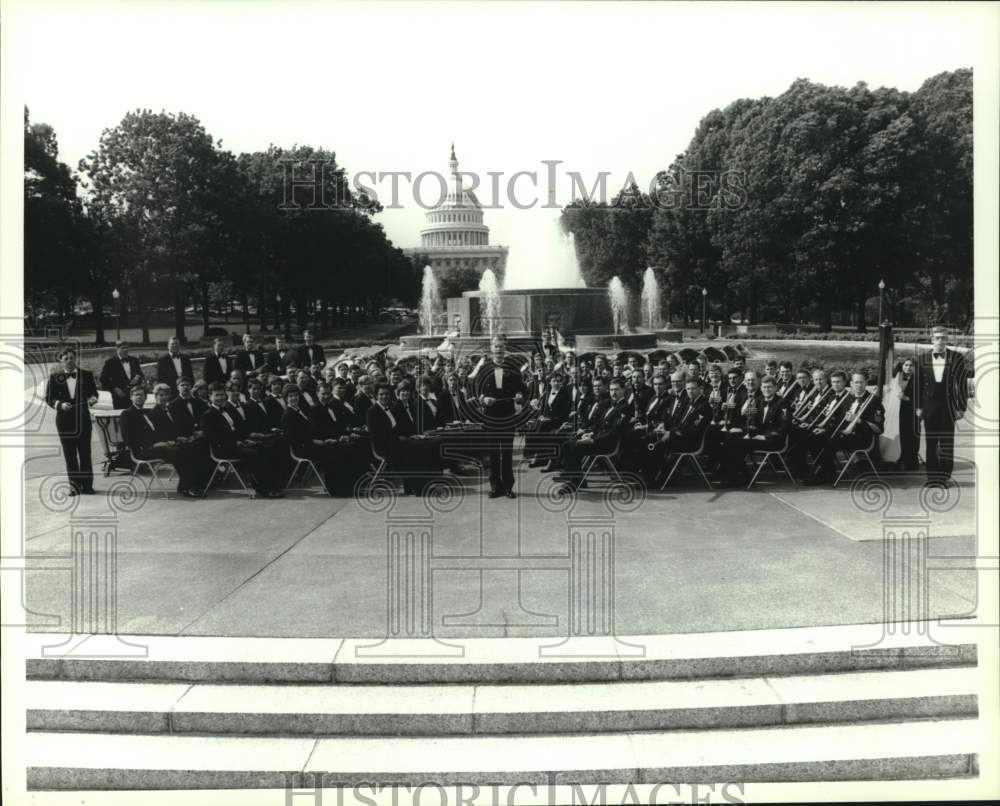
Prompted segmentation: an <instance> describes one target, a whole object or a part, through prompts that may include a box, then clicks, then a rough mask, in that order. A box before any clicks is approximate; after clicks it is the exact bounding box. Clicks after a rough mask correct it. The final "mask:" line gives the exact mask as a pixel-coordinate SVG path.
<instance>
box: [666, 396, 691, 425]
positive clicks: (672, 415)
mask: <svg viewBox="0 0 1000 806" xmlns="http://www.w3.org/2000/svg"><path fill="white" fill-rule="evenodd" d="M666 397H667V402H666V403H665V404H664V405H663V409H662V410H661V420H660V421H661V422H662V423H663V424H664V425H665V426H667V427H668V428H671V427H673V424H674V423H675V422H677V421H678V420H679V419H680V418H681V417H682V416H683V415H684V409H686V408H687V405H688V396H687V391H686V390H685V391H683V392H681V393H680V394H679V395H667V396H666Z"/></svg>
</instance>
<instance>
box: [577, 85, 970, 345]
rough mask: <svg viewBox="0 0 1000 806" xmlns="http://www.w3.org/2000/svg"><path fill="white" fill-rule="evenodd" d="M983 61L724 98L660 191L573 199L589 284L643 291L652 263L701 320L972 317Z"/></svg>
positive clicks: (957, 320)
mask: <svg viewBox="0 0 1000 806" xmlns="http://www.w3.org/2000/svg"><path fill="white" fill-rule="evenodd" d="M972 171H973V167H972V71H971V70H967V69H962V70H955V71H953V72H946V73H941V74H939V75H936V76H934V77H932V78H930V79H928V80H927V81H925V82H924V84H923V85H922V86H921V87H920V88H919V89H918V90H917V91H916V92H913V93H907V92H901V91H899V90H897V89H892V88H884V87H883V88H878V89H871V88H869V87H868V86H867V85H866V84H864V83H859V84H857V85H855V86H853V87H850V88H844V87H827V86H824V85H822V84H817V83H814V82H811V81H808V80H806V79H798V80H796V81H795V82H794V83H793V84H792V85H791V86H790V87H789V88H788V90H786V91H785V92H784V93H782V94H781V95H779V96H778V97H775V98H769V97H765V98H759V99H740V100H737V101H734V102H733V103H731V104H730V105H729V106H727V107H726V108H725V109H722V110H719V109H715V110H712V111H711V112H709V113H708V114H707V115H706V116H705V117H704V118H703V119H702V120H701V122H700V123H699V125H698V127H697V129H696V131H695V133H694V137H693V138H692V139H691V142H690V144H689V145H688V147H687V148H686V149H685V151H684V153H682V154H679V155H677V156H676V157H675V158H674V160H673V161H672V162H671V163H670V165H669V166H668V167H667V168H665V169H664V170H662V171H660V172H659V173H658V174H657V175H656V178H655V181H654V182H653V183H652V185H651V187H650V189H649V192H644V191H642V190H640V189H639V188H638V187H637V186H636V185H635V184H634V183H632V184H630V185H629V186H627V187H625V188H624V189H623V190H622V191H621V192H620V193H619V194H618V195H617V196H616V197H615V198H614V199H612V201H611V202H610V203H601V202H594V201H590V200H587V199H584V200H582V201H577V202H574V203H573V204H571V205H569V206H567V207H566V208H564V209H563V211H562V219H561V220H562V224H563V226H564V228H565V229H566V230H567V231H569V232H572V233H573V234H574V237H575V240H576V246H577V256H578V258H579V261H580V264H581V269H582V271H583V274H584V277H585V279H586V281H587V284H588V285H591V286H596V285H604V284H606V283H607V282H608V280H609V279H610V278H611V277H612V276H614V275H618V276H619V277H620V278H621V279H622V281H623V282H624V283H625V284H626V286H628V287H629V288H630V289H631V290H632V291H633V292H634V293H638V291H639V286H640V283H641V277H642V274H643V272H644V271H645V269H646V267H647V266H652V267H653V269H654V271H655V272H656V274H657V278H658V280H659V283H660V286H661V288H663V289H664V305H665V307H666V308H667V313H668V314H671V315H673V316H674V317H675V318H679V317H683V319H684V321H685V322H689V321H691V320H697V319H698V318H699V317H700V315H701V310H702V289H707V291H708V296H707V300H708V303H709V310H710V312H711V314H712V315H714V316H715V317H716V318H722V319H724V320H727V321H728V319H729V317H731V316H740V317H741V319H742V321H744V322H750V323H756V322H758V321H780V322H789V323H793V322H795V323H797V322H813V323H818V324H819V326H820V328H821V329H823V330H830V329H831V327H832V325H833V324H834V323H835V322H838V323H849V324H853V325H854V326H855V327H856V328H857V329H859V330H864V329H865V328H866V325H868V324H871V323H874V318H875V316H876V315H875V314H874V313H873V307H874V305H876V304H877V302H873V298H875V299H877V295H878V282H879V280H880V279H881V280H883V281H884V283H885V286H886V288H885V302H886V306H887V310H886V311H884V314H883V315H884V316H889V317H892V318H893V319H894V320H895V321H896V322H897V323H899V324H925V323H926V322H928V321H932V320H933V321H945V322H949V323H952V324H956V325H959V326H963V327H967V326H968V325H969V324H970V323H971V319H972V316H973V274H972V270H973V264H972V260H973V231H972V221H973V196H972V192H973V176H972Z"/></svg>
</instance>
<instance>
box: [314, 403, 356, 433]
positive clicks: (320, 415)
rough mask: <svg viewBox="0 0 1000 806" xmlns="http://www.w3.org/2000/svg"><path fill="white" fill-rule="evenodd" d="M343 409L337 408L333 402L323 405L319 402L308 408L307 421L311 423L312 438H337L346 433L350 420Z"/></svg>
mask: <svg viewBox="0 0 1000 806" xmlns="http://www.w3.org/2000/svg"><path fill="white" fill-rule="evenodd" d="M345 415H346V413H345V412H344V410H343V409H340V410H338V406H337V405H336V404H335V403H332V402H331V403H330V404H329V405H326V406H324V405H323V404H322V403H320V404H319V405H318V406H313V408H312V409H310V410H309V421H310V422H311V423H312V429H313V435H314V437H313V438H314V439H338V438H339V437H342V436H344V434H346V433H347V429H348V428H349V427H350V422H349V421H348V419H347V417H346V416H345Z"/></svg>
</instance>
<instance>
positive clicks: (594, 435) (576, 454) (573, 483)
mask: <svg viewBox="0 0 1000 806" xmlns="http://www.w3.org/2000/svg"><path fill="white" fill-rule="evenodd" d="M624 384H625V382H624V381H623V380H621V379H620V378H613V379H612V380H611V383H610V384H609V385H608V388H609V391H610V395H611V397H610V400H611V404H610V405H609V406H607V407H606V408H605V409H604V413H603V414H601V415H600V416H598V417H597V418H596V419H594V420H592V421H591V423H590V428H589V430H587V431H585V432H584V433H583V434H581V435H580V436H579V437H577V438H576V439H573V440H570V441H568V442H566V443H565V444H564V445H563V448H562V468H563V469H562V474H561V475H560V476H559V479H560V481H563V482H565V486H564V489H566V490H568V491H572V490H575V489H577V488H578V487H579V486H580V482H581V480H582V477H583V472H582V465H583V458H584V457H585V456H596V455H598V454H610V453H612V452H614V450H615V447H616V446H617V445H618V444H619V442H620V441H621V440H622V439H623V438H624V436H625V433H626V431H627V429H628V425H629V423H630V422H631V420H632V407H631V406H630V405H629V404H628V400H627V399H626V397H625V385H624Z"/></svg>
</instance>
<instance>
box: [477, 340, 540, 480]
mask: <svg viewBox="0 0 1000 806" xmlns="http://www.w3.org/2000/svg"><path fill="white" fill-rule="evenodd" d="M490 358H491V360H489V361H487V362H485V363H484V364H483V366H481V367H480V368H479V371H478V372H477V373H476V377H475V378H474V379H473V389H474V392H475V396H476V398H477V399H478V400H479V402H480V405H481V406H482V409H481V412H480V415H479V419H480V421H481V422H482V423H483V425H484V426H485V427H486V432H487V434H488V435H489V437H490V439H489V443H490V444H489V455H490V498H499V497H500V496H502V495H505V496H507V498H516V497H517V496H516V495H515V494H514V458H513V450H514V429H515V428H516V427H517V426H518V425H519V424H520V423H521V422H522V421H524V420H526V419H527V418H528V416H530V415H531V414H532V413H533V412H532V411H531V410H530V409H528V407H527V406H526V407H525V412H524V414H523V415H521V414H520V413H518V412H517V411H516V409H515V405H514V398H515V396H516V395H518V394H520V395H521V396H524V395H525V394H527V388H526V387H525V385H524V380H523V378H522V377H521V367H520V365H518V364H517V362H515V361H511V360H509V359H508V358H507V348H506V345H505V344H504V341H503V339H502V338H499V337H494V339H493V342H492V344H491V345H490Z"/></svg>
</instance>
